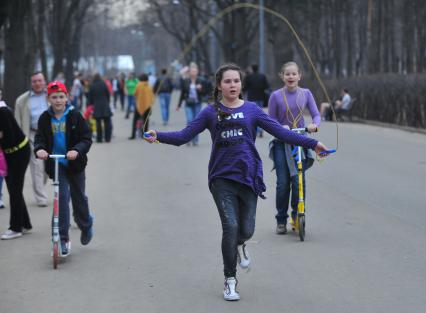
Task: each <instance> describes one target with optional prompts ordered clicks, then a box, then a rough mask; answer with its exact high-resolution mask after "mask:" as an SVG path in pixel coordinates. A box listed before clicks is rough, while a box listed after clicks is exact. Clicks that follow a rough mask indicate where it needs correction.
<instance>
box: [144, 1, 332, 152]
mask: <svg viewBox="0 0 426 313" xmlns="http://www.w3.org/2000/svg"><path fill="white" fill-rule="evenodd" d="M244 8H248V9H254V10H263V11H264V12H266V13H269V14H271V15H273V16H275V17H277V18H279V19H280V20H282V21H283V22H284V23H286V24H287V26H288V27H289V29H290V31H291V32H292V34H293V36H294V37H295V38H296V41H297V43H298V44H299V45H300V47H301V48H302V50H303V52H304V54H305V56H306V58H307V59H308V62H309V65H310V67H311V69H312V71H313V72H314V74H315V78H316V80H317V82H318V83H319V85H320V86H321V89H322V91H323V93H324V95H325V98H326V100H327V102H328V103H330V109H331V111H332V117H333V121H334V122H335V124H336V148H335V149H330V150H327V151H324V155H326V154H330V153H334V152H337V150H338V149H339V124H338V122H337V118H336V112H335V110H334V108H333V105H332V103H331V100H330V97H329V95H328V92H327V89H326V88H325V85H324V82H323V81H322V79H321V77H320V75H319V73H318V71H317V69H316V68H315V65H314V62H313V61H312V58H311V56H310V54H309V52H308V49H307V48H306V46H305V45H304V44H303V41H302V40H301V39H300V37H299V35H298V34H297V32H296V30H295V29H294V27H293V26H292V25H291V23H290V22H289V20H288V19H287V18H286V17H285V16H284V15H282V14H280V13H278V12H277V11H275V10H272V9H269V8H267V7H264V6H260V5H256V4H251V3H236V4H233V5H230V6H228V7H226V8H225V9H223V10H221V11H220V12H218V13H217V14H216V16H214V17H212V18H211V19H210V20H209V21H208V22H207V23H206V24H205V25H204V26H203V27H202V28H201V29H200V31H199V32H198V33H197V34H195V35H194V36H193V37H192V39H191V41H190V42H189V43H188V44H187V45H186V46H185V48H184V49H183V50H182V51H181V53H180V55H179V57H178V58H177V60H178V61H179V63H180V62H181V61H182V60H183V58H184V57H185V56H186V55H187V54H188V53H189V52H190V51H191V49H192V48H193V47H194V46H195V44H196V43H197V41H198V40H199V39H200V38H201V37H203V36H204V35H205V34H206V33H207V32H208V31H209V29H210V28H212V26H213V25H214V24H216V23H217V21H218V20H220V19H221V18H222V17H224V16H225V15H227V14H229V13H231V12H232V11H236V10H239V9H244ZM170 69H171V67H169V70H170ZM164 81H165V79H163V80H161V81H160V83H159V85H158V88H157V91H156V92H155V93H154V101H155V99H156V98H157V95H158V92H159V90H160V88H161V86H162V84H163V82H164ZM284 100H286V98H285V92H284ZM296 102H297V101H296ZM285 104H286V106H287V107H286V112H287V114H288V112H290V108H289V105H288V103H287V101H285ZM296 104H297V103H296ZM153 106H154V105H153ZM153 106H151V108H150V109H149V110H150V111H149V114H148V116H147V118H146V120H145V121H144V125H143V129H145V126H146V124H147V122H148V119H149V117H150V116H151V114H152V108H153ZM299 110H300V111H299V113H298V114H297V116H296V118H295V117H294V116H293V123H294V122H296V123H297V122H298V121H299V120H300V119H301V118H302V116H303V112H302V110H301V108H300V107H299ZM290 113H291V112H290ZM144 136H147V137H149V136H150V134H149V133H144ZM156 142H157V143H159V142H158V141H156Z"/></svg>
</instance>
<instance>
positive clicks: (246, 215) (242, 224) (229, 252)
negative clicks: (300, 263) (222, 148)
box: [210, 178, 257, 277]
mask: <svg viewBox="0 0 426 313" xmlns="http://www.w3.org/2000/svg"><path fill="white" fill-rule="evenodd" d="M210 192H211V193H212V195H213V199H214V201H215V203H216V206H217V210H218V212H219V216H220V221H221V222H222V257H223V266H224V270H223V271H224V274H225V277H235V275H236V273H237V245H241V244H243V243H244V242H246V241H247V240H249V239H250V238H251V237H252V236H253V233H254V227H255V221H256V206H257V195H256V194H255V193H254V192H253V190H252V189H251V188H250V187H249V186H247V185H244V184H241V183H238V182H235V181H232V180H228V179H223V178H215V179H213V180H212V181H211V183H210Z"/></svg>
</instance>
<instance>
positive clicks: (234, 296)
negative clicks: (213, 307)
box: [223, 277, 240, 301]
mask: <svg viewBox="0 0 426 313" xmlns="http://www.w3.org/2000/svg"><path fill="white" fill-rule="evenodd" d="M237 284H238V281H237V279H236V278H235V277H227V278H225V287H224V288H223V298H224V299H225V300H226V301H238V300H240V294H239V293H238V291H237Z"/></svg>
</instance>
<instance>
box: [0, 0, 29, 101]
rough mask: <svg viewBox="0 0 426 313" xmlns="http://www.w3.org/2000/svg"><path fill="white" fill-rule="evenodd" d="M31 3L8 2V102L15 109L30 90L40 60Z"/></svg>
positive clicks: (6, 30) (6, 71) (6, 61)
mask: <svg viewBox="0 0 426 313" xmlns="http://www.w3.org/2000/svg"><path fill="white" fill-rule="evenodd" d="M32 10H33V3H32V1H31V0H13V1H9V2H7V7H6V12H7V17H8V18H7V21H6V22H5V24H4V32H5V57H4V61H5V73H4V99H5V100H6V101H7V103H8V104H9V105H10V106H11V107H12V108H14V103H15V99H16V98H17V96H18V95H19V94H20V93H22V92H23V91H24V90H25V89H27V88H28V80H29V76H30V74H31V72H32V71H33V69H34V63H35V59H36V51H37V49H36V47H37V40H36V33H35V30H34V29H35V27H34V19H33V16H32V14H31V12H32Z"/></svg>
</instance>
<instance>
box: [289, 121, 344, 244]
mask: <svg viewBox="0 0 426 313" xmlns="http://www.w3.org/2000/svg"><path fill="white" fill-rule="evenodd" d="M292 131H294V132H296V133H298V134H302V135H304V134H306V133H308V132H309V131H308V128H307V127H305V128H293V129H292ZM316 131H317V130H316ZM334 152H336V150H334V149H333V150H327V151H323V152H321V153H320V156H326V155H328V154H330V153H334ZM296 161H297V177H298V188H299V201H298V204H297V214H296V219H295V220H294V219H293V216H292V217H291V218H290V224H291V225H292V229H293V231H296V230H297V232H298V233H299V238H300V241H305V225H306V222H305V219H306V216H305V199H304V198H305V197H304V193H303V164H302V147H300V146H298V147H297V157H296Z"/></svg>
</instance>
